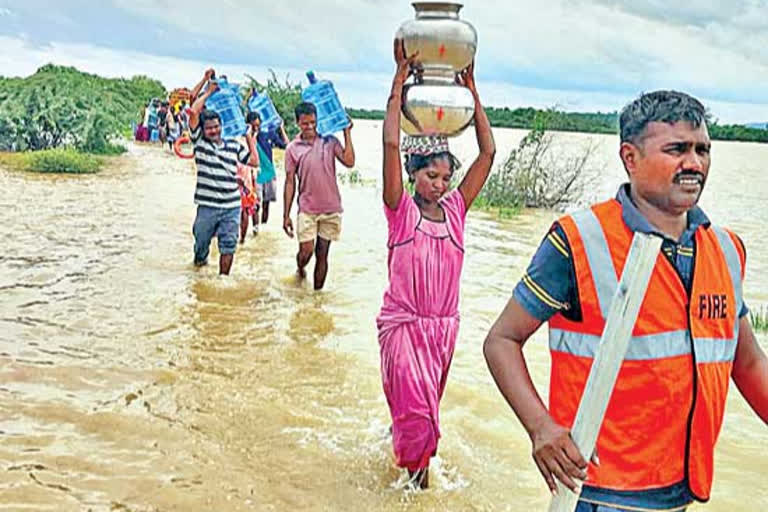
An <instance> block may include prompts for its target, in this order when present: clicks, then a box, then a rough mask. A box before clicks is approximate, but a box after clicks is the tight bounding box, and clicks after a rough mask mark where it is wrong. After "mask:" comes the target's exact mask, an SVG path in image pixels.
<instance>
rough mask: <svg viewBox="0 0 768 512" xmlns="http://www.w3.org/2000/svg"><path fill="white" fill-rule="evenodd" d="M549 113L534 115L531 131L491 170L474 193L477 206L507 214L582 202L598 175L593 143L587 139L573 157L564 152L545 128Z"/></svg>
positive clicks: (547, 127) (550, 114) (548, 121)
mask: <svg viewBox="0 0 768 512" xmlns="http://www.w3.org/2000/svg"><path fill="white" fill-rule="evenodd" d="M553 115H555V113H554V111H548V112H544V113H540V114H538V115H537V117H536V120H535V122H534V128H533V130H531V131H530V132H528V134H526V136H525V137H524V138H523V140H522V141H521V142H520V144H519V145H518V147H517V148H515V149H513V150H512V151H511V152H510V154H509V156H508V157H507V159H506V160H505V161H504V163H503V164H502V165H501V166H499V167H498V168H497V169H494V170H493V172H491V175H490V176H489V177H488V181H487V183H486V184H485V186H484V187H483V189H482V191H481V192H480V195H479V196H478V201H477V204H478V206H479V207H481V208H485V209H498V211H499V215H500V216H510V215H514V214H515V213H516V212H518V211H520V209H522V208H563V207H565V206H567V205H573V204H579V203H581V202H584V199H585V197H584V196H585V193H586V192H587V191H588V190H589V187H590V186H591V185H592V182H593V181H594V180H595V179H596V178H597V177H598V176H599V175H600V172H599V169H595V168H594V167H593V157H594V155H595V152H596V150H597V145H596V144H595V143H594V142H593V141H590V142H589V143H588V144H587V145H586V146H585V147H584V148H582V149H580V150H579V152H578V153H577V154H576V155H575V156H567V155H565V154H564V153H565V150H564V148H558V146H557V144H556V143H555V140H554V137H553V135H552V133H550V132H548V131H547V130H548V129H549V123H550V122H551V120H552V119H553V117H552V116H553Z"/></svg>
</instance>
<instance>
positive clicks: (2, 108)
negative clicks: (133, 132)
mask: <svg viewBox="0 0 768 512" xmlns="http://www.w3.org/2000/svg"><path fill="white" fill-rule="evenodd" d="M165 95H166V91H165V89H164V88H163V86H162V85H161V84H160V82H158V81H156V80H152V79H149V78H147V77H145V76H137V77H134V78H131V79H130V80H126V79H122V78H120V79H107V78H102V77H99V76H97V75H92V74H89V73H83V72H80V71H78V70H77V69H75V68H72V67H63V66H54V65H52V64H47V65H45V66H43V67H41V68H40V69H38V70H37V72H36V73H35V74H33V75H31V76H29V77H27V78H3V77H0V128H2V129H0V149H3V150H11V151H24V150H41V149H49V148H56V147H62V146H69V147H73V148H76V149H79V150H81V151H88V152H93V153H112V152H115V151H119V150H120V148H119V147H118V146H115V144H113V140H114V139H115V138H118V137H120V136H121V135H122V134H123V133H124V132H125V131H126V128H128V127H130V124H131V121H136V120H137V118H136V115H137V112H139V111H140V109H141V107H142V106H143V105H144V104H145V103H146V102H147V100H149V99H150V98H153V97H157V98H162V97H164V96H165Z"/></svg>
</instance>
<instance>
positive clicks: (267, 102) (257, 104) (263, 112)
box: [248, 89, 283, 133]
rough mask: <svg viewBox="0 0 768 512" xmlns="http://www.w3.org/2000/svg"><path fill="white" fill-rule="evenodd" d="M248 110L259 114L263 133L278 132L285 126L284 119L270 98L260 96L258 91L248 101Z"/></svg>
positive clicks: (264, 95) (254, 91) (263, 95)
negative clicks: (277, 130) (282, 125)
mask: <svg viewBox="0 0 768 512" xmlns="http://www.w3.org/2000/svg"><path fill="white" fill-rule="evenodd" d="M248 110H249V111H251V112H256V113H258V114H259V117H260V118H261V132H262V133H268V132H270V131H272V130H276V129H277V128H279V127H280V125H281V124H283V119H282V118H281V117H280V114H278V113H277V109H276V108H275V105H274V104H273V103H272V100H271V99H269V96H267V95H266V94H264V93H262V94H259V93H258V92H257V91H256V89H254V90H253V95H251V98H250V99H249V100H248Z"/></svg>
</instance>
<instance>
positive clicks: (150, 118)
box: [147, 107, 157, 130]
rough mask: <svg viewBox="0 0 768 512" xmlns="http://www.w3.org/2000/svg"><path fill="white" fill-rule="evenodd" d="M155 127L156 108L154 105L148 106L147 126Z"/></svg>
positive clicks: (149, 127)
mask: <svg viewBox="0 0 768 512" xmlns="http://www.w3.org/2000/svg"><path fill="white" fill-rule="evenodd" d="M155 127H157V110H156V109H155V108H154V107H149V116H147V128H148V129H150V130H151V129H152V128H155Z"/></svg>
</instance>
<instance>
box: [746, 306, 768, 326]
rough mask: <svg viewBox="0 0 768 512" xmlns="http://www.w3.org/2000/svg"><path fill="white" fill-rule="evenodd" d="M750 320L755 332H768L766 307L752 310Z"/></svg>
mask: <svg viewBox="0 0 768 512" xmlns="http://www.w3.org/2000/svg"><path fill="white" fill-rule="evenodd" d="M749 320H750V322H751V323H752V329H754V330H755V331H758V332H768V308H766V307H765V306H761V307H760V309H752V310H751V311H750V312H749Z"/></svg>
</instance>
